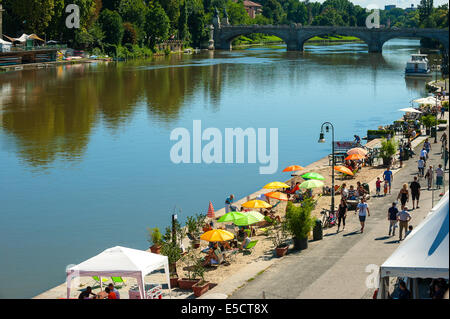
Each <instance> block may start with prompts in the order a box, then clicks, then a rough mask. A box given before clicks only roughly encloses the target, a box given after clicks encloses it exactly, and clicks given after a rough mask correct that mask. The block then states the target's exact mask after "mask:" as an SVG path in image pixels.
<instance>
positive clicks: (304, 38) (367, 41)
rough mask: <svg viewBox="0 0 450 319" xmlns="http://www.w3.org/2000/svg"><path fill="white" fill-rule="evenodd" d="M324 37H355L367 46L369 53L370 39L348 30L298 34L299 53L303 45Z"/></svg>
mask: <svg viewBox="0 0 450 319" xmlns="http://www.w3.org/2000/svg"><path fill="white" fill-rule="evenodd" d="M326 35H342V36H348V37H356V38H358V39H360V40H361V41H363V42H364V44H366V45H367V47H368V48H369V51H370V44H371V39H370V37H368V36H367V35H366V34H362V33H358V32H352V31H349V30H342V31H341V30H328V31H325V30H318V31H313V32H308V33H307V34H300V35H299V49H300V51H303V49H304V46H305V43H306V42H307V41H308V40H310V39H312V38H314V37H323V36H326Z"/></svg>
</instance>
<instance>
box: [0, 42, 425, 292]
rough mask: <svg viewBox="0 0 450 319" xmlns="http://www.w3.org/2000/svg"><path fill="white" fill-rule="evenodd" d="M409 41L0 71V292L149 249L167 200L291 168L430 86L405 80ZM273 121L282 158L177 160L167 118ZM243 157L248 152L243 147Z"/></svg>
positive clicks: (252, 183)
mask: <svg viewBox="0 0 450 319" xmlns="http://www.w3.org/2000/svg"><path fill="white" fill-rule="evenodd" d="M418 47H419V41H418V40H405V39H395V40H391V41H389V42H388V43H386V44H385V46H384V48H383V49H384V52H383V54H382V55H380V54H369V53H367V47H366V46H365V45H363V44H356V43H355V44H341V45H330V46H323V45H308V46H306V51H305V52H304V53H299V52H287V51H286V50H285V47H284V46H272V47H257V48H249V49H245V50H236V51H230V52H220V51H217V52H212V51H208V52H202V53H199V54H194V55H178V54H173V55H171V56H169V57H160V58H155V59H153V60H149V61H130V62H123V63H118V64H116V63H109V64H103V63H99V64H77V65H67V66H58V67H54V68H48V69H39V70H28V71H20V72H10V73H4V74H0V163H1V166H0V199H1V200H0V203H1V205H0V282H1V285H0V298H29V297H32V296H35V295H37V294H39V293H41V292H43V291H45V290H47V289H49V288H51V287H53V286H55V285H57V284H60V283H61V282H63V281H64V279H65V269H66V266H67V265H70V264H76V263H79V262H81V261H83V260H85V259H87V258H89V257H91V256H93V255H95V254H98V253H99V252H101V251H102V250H104V249H106V248H109V247H112V246H116V245H121V246H126V247H132V248H137V249H146V248H148V246H149V243H148V242H147V239H148V236H147V228H148V227H160V228H161V229H162V230H163V229H164V227H165V226H167V225H168V224H169V223H170V215H171V214H172V213H173V212H174V211H175V212H177V213H178V217H179V218H180V219H181V220H182V221H184V220H185V218H186V216H188V215H190V214H194V213H199V212H203V213H205V212H206V211H207V209H208V203H209V201H212V203H213V205H214V207H215V208H216V209H219V208H221V207H223V205H224V200H225V198H226V197H227V196H228V195H229V194H230V193H233V194H234V195H235V196H236V197H237V198H241V197H244V196H246V195H247V194H250V193H252V192H254V191H256V190H258V189H260V188H261V187H262V186H263V185H265V184H266V183H268V182H271V181H275V180H280V181H284V180H286V179H287V178H288V177H289V175H287V174H286V173H282V172H281V171H282V169H283V168H284V167H286V166H288V165H292V164H299V165H303V166H305V165H307V164H309V163H311V162H313V161H315V160H318V159H319V158H321V157H323V156H325V155H326V154H328V153H329V151H330V148H331V144H330V139H331V136H330V134H326V135H325V137H326V138H327V143H325V144H318V143H317V140H318V137H319V133H320V126H321V124H322V122H324V121H332V122H333V124H334V126H335V133H336V139H337V140H352V139H353V134H358V135H360V136H365V135H366V132H367V129H376V128H377V127H378V126H379V125H385V124H390V123H391V122H392V120H395V119H397V118H399V117H400V116H401V115H402V114H401V113H400V112H398V111H397V110H398V109H399V108H402V107H408V106H410V104H409V101H410V100H412V99H413V98H416V97H419V96H421V95H423V94H425V88H424V83H425V80H423V79H419V80H406V79H405V78H404V75H403V70H404V67H405V63H406V60H407V59H408V58H409V55H410V54H411V53H415V52H417V51H418ZM193 120H201V125H202V128H203V129H205V128H208V127H213V128H217V129H218V130H219V131H220V132H224V131H225V128H238V127H240V128H243V129H246V128H254V129H255V130H256V129H257V128H267V134H268V136H269V128H277V129H278V163H277V164H278V165H277V167H278V170H277V172H276V173H274V174H270V175H267V174H259V167H260V166H261V164H260V163H259V162H258V161H257V162H256V163H242V164H239V163H236V164H223V163H222V164H218V163H213V164H206V163H198V164H197V163H195V164H194V163H190V164H185V163H181V164H175V163H174V162H173V161H172V160H171V157H170V150H171V148H172V146H173V145H174V144H175V143H176V141H171V140H170V138H169V137H170V134H171V132H172V130H174V129H176V128H186V129H187V130H188V131H189V132H192V130H193ZM246 162H247V157H246Z"/></svg>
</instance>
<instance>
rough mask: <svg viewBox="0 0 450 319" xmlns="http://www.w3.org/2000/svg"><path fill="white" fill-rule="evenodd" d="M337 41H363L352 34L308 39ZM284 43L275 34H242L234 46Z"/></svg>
mask: <svg viewBox="0 0 450 319" xmlns="http://www.w3.org/2000/svg"><path fill="white" fill-rule="evenodd" d="M327 42H329V43H335V42H362V41H361V40H360V39H358V38H356V37H351V36H341V35H332V36H331V35H330V36H328V35H324V36H321V37H313V38H311V39H309V40H308V41H307V43H327ZM276 43H284V41H283V40H282V39H281V38H279V37H277V36H274V35H266V34H259V33H255V34H250V35H248V36H244V35H242V36H240V37H237V38H236V39H234V40H233V42H232V45H233V47H240V46H242V47H244V46H249V45H263V44H276Z"/></svg>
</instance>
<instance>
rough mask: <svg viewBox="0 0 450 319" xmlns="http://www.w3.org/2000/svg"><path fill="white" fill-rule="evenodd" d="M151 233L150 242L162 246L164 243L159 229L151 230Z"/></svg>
mask: <svg viewBox="0 0 450 319" xmlns="http://www.w3.org/2000/svg"><path fill="white" fill-rule="evenodd" d="M149 233H150V241H151V243H153V245H161V243H162V234H161V232H160V231H159V228H158V227H155V228H151V229H149Z"/></svg>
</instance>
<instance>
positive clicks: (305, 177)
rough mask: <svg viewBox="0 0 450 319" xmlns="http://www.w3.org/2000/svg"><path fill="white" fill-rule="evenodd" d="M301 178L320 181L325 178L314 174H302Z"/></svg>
mask: <svg viewBox="0 0 450 319" xmlns="http://www.w3.org/2000/svg"><path fill="white" fill-rule="evenodd" d="M302 177H303V178H304V179H318V180H321V181H323V180H324V179H325V177H323V176H322V175H320V174H319V173H314V172H309V173H306V174H303V175H302Z"/></svg>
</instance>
